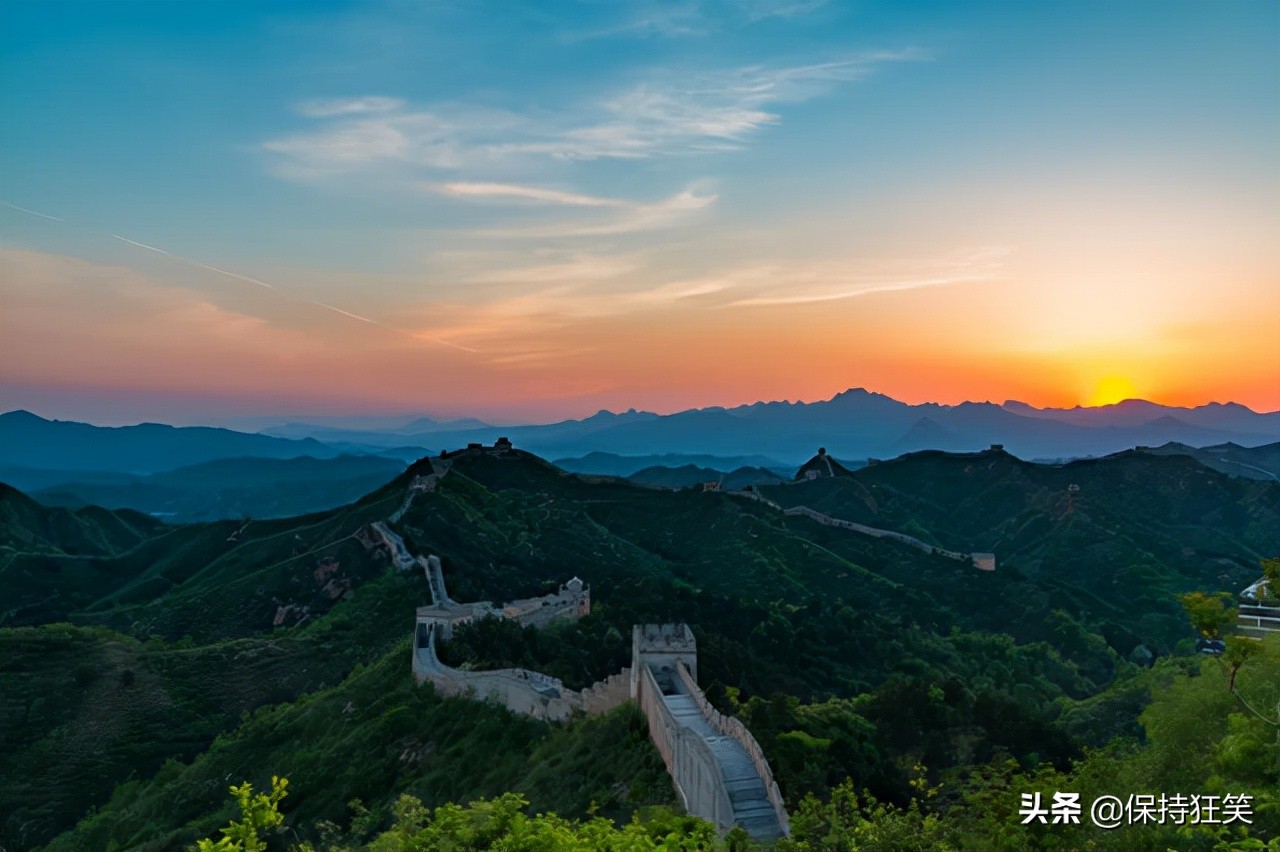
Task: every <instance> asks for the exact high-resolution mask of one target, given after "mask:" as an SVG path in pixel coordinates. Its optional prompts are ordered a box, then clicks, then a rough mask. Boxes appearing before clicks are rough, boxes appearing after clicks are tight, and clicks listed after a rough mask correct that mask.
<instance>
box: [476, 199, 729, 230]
mask: <svg viewBox="0 0 1280 852" xmlns="http://www.w3.org/2000/svg"><path fill="white" fill-rule="evenodd" d="M717 198H718V196H716V195H714V194H711V193H699V191H698V190H696V189H692V188H691V189H686V190H683V191H681V192H678V193H676V194H675V195H673V196H671V197H670V198H667V199H664V200H662V201H658V202H655V203H652V204H638V203H627V204H623V205H619V207H618V209H619V212H618V213H617V214H616V215H614V216H613V217H612V218H609V219H606V220H604V221H565V222H552V223H549V224H538V225H525V226H516V227H511V228H486V229H478V230H473V231H468V232H466V235H467V236H472V237H483V238H498V239H556V238H565V237H600V236H616V235H620V234H632V233H638V232H641V231H655V230H661V229H663V228H669V227H672V226H674V225H677V224H679V223H681V222H683V221H685V220H687V219H688V218H689V217H691V216H693V215H695V214H697V213H698V212H699V211H702V210H705V209H706V208H708V207H710V206H711V205H713V204H715V202H716V200H717Z"/></svg>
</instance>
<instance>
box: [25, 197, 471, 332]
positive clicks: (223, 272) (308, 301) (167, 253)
mask: <svg viewBox="0 0 1280 852" xmlns="http://www.w3.org/2000/svg"><path fill="white" fill-rule="evenodd" d="M0 205H4V206H5V207H9V208H11V209H13V210H17V211H18V212H20V213H27V214H29V215H31V216H39V217H40V218H41V219H48V220H49V221H51V222H62V223H64V224H65V223H66V221H67V220H66V219H61V218H59V217H57V216H50V215H48V214H47V213H40V212H38V211H35V210H28V209H27V208H25V207H19V206H18V205H16V204H12V203H10V202H8V201H5V200H3V199H0ZM111 236H112V237H114V238H115V239H117V240H119V241H120V242H122V243H128V244H129V245H131V246H136V247H137V248H140V249H146V250H147V251H151V252H155V253H156V254H162V255H164V256H165V257H171V258H173V259H174V260H179V261H182V262H183V263H188V264H191V265H192V266H197V267H199V268H201V269H207V270H208V271H210V272H216V273H217V274H219V275H225V276H227V277H228V278H235V279H237V280H239V281H245V282H248V283H249V284H255V285H257V286H259V287H265V288H266V289H268V290H275V291H276V292H277V293H281V295H283V296H284V297H285V298H287V299H292V300H294V301H297V302H303V303H305V304H308V305H315V306H316V307H318V308H324V309H325V310H327V311H333V312H334V313H336V314H341V315H342V316H344V317H348V318H350V319H353V320H357V321H359V322H363V323H368V324H369V325H374V326H377V327H378V328H383V329H386V330H387V331H393V332H395V333H396V334H402V335H404V336H405V337H411V338H413V339H414V340H426V341H428V342H430V343H435V344H437V345H439V346H448V347H449V348H450V349H457V350H460V351H462V352H471V353H478V352H479V351H480V350H478V349H472V348H470V347H469V346H463V345H462V344H460V343H451V342H449V341H448V340H441V339H440V338H438V337H432V336H431V335H429V334H421V333H419V332H415V331H409V330H407V329H403V328H396V327H395V326H392V325H387V324H386V323H382V322H378V321H377V320H374V319H370V318H369V317H362V316H360V315H359V314H353V313H352V312H351V311H346V310H343V309H342V308H339V307H337V306H336V305H330V304H328V303H327V302H317V301H316V300H314V299H308V298H305V297H303V296H294V295H291V294H289V293H283V292H282V291H280V290H279V289H277V288H276V286H275V285H274V284H268V283H267V282H266V281H261V280H259V279H257V278H252V277H250V276H248V275H241V274H240V273H239V272H232V271H231V270H229V269H221V268H219V267H217V266H210V265H209V264H207V263H201V262H200V261H198V260H192V259H191V258H189V257H183V256H182V255H180V254H174V253H173V252H171V251H165V250H164V249H162V248H158V247H156V246H149V245H147V244H146V243H140V242H138V241H137V240H131V239H129V238H128V237H122V236H120V235H119V234H112V235H111Z"/></svg>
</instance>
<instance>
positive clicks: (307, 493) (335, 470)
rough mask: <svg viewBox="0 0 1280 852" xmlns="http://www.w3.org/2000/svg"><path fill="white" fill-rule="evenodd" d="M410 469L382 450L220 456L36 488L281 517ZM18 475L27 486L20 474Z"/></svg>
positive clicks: (168, 513) (167, 507)
mask: <svg viewBox="0 0 1280 852" xmlns="http://www.w3.org/2000/svg"><path fill="white" fill-rule="evenodd" d="M404 468H405V465H404V464H402V463H401V462H398V461H395V460H393V459H387V458H382V457H379V456H347V455H343V456H336V457H334V458H330V459H315V458H311V457H310V456H302V457H300V458H292V459H263V458H232V459H218V460H216V461H208V462H202V463H200V464H197V465H190V466H187V467H180V468H175V469H174V470H168V471H162V472H160V473H153V474H150V475H148V476H145V477H136V478H132V479H130V480H129V481H126V482H123V483H120V482H115V483H112V482H107V483H102V482H80V481H76V480H74V479H72V481H70V482H60V483H58V484H57V485H53V486H49V487H45V488H42V489H38V490H34V491H33V492H32V495H31V496H32V497H34V498H35V499H37V500H39V501H41V502H43V503H45V504H47V505H50V506H69V507H77V506H83V505H96V506H103V507H105V508H108V509H119V508H128V509H135V510H138V511H143V512H147V513H148V514H151V515H155V516H157V517H163V518H165V519H166V520H167V521H169V522H171V523H192V522H195V521H211V520H219V519H223V518H239V517H253V518H282V517H289V516H291V515H305V514H309V513H311V512H318V511H322V510H325V509H331V508H333V507H335V506H341V505H344V504H346V503H351V502H353V501H355V500H357V499H358V498H360V497H362V496H364V495H365V494H367V493H369V492H371V491H374V490H376V489H378V488H379V487H381V486H382V485H383V484H385V483H386V481H387V480H388V479H390V478H392V477H394V476H395V475H396V474H398V473H400V472H401V471H402V470H404ZM41 473H43V472H41ZM4 474H5V471H4V470H3V469H0V476H3V475H4ZM12 481H13V482H14V484H15V485H18V486H19V487H20V486H21V482H22V479H21V477H18V478H16V479H14V480H12Z"/></svg>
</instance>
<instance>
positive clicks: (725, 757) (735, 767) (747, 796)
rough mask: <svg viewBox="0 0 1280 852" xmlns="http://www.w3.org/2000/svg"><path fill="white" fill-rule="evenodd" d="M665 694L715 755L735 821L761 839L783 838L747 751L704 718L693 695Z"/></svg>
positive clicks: (684, 722) (676, 714)
mask: <svg viewBox="0 0 1280 852" xmlns="http://www.w3.org/2000/svg"><path fill="white" fill-rule="evenodd" d="M664 686H666V684H664ZM663 693H664V694H663V696H662V700H663V701H664V702H665V703H666V705H667V707H668V708H669V709H670V710H671V715H673V716H674V717H675V718H676V720H677V721H679V722H680V724H682V725H683V726H684V727H685V728H687V729H689V730H690V731H691V732H693V733H694V734H696V735H697V736H698V737H700V738H701V739H702V741H703V742H705V743H706V744H707V746H708V747H709V748H710V749H711V753H712V754H713V755H715V758H716V762H717V763H718V764H719V767H720V774H721V775H722V776H723V778H724V786H725V789H726V790H728V793H729V801H730V803H731V804H732V805H733V821H734V822H735V823H736V824H738V825H740V826H742V827H743V828H744V829H746V831H747V833H748V834H749V835H751V836H752V837H753V838H756V839H757V840H766V839H776V838H779V837H782V836H783V830H782V826H781V825H780V824H779V822H778V816H777V814H776V813H775V812H774V810H773V805H772V804H770V802H769V796H768V794H767V793H766V791H765V785H764V779H762V778H761V777H760V774H759V773H758V772H757V771H756V768H755V764H753V763H752V761H751V757H750V755H748V754H747V750H746V749H745V748H743V747H742V745H741V744H740V743H738V741H737V740H735V739H733V738H732V737H726V736H721V735H720V734H719V733H717V732H716V730H715V729H714V728H712V727H711V725H710V724H709V723H708V722H707V720H706V719H705V718H703V716H702V713H701V712H700V711H699V710H698V705H697V703H695V702H694V700H693V697H692V696H690V695H687V694H685V693H682V692H676V693H671V694H668V693H667V692H666V690H665V689H664V690H663Z"/></svg>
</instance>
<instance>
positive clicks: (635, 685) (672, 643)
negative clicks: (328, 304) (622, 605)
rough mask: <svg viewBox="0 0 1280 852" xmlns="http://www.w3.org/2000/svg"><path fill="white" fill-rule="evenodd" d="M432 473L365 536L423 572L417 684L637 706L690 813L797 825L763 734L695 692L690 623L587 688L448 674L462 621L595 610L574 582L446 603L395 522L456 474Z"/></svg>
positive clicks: (596, 709)
mask: <svg viewBox="0 0 1280 852" xmlns="http://www.w3.org/2000/svg"><path fill="white" fill-rule="evenodd" d="M510 449H511V445H510V443H509V442H506V441H499V442H498V443H497V444H496V445H495V446H494V447H492V448H489V447H482V446H480V445H477V444H473V445H470V446H469V447H468V448H467V449H466V450H463V451H461V452H463V453H477V452H484V453H490V454H494V455H498V456H506V455H507V454H508V453H509V451H510ZM431 465H432V473H431V474H430V475H429V476H425V477H424V476H418V477H415V478H414V479H413V480H411V482H410V484H409V487H408V488H407V489H406V492H405V497H404V499H403V501H402V502H401V504H400V506H399V507H398V508H397V509H396V511H395V512H393V513H392V514H391V515H390V516H389V517H388V519H387V520H386V521H378V522H375V523H373V524H370V525H369V526H368V527H367V528H365V529H364V530H362V531H361V534H360V536H359V538H360V540H361V541H362V542H363V543H364V544H365V546H366V547H368V548H371V549H381V550H383V551H385V552H386V554H387V556H388V557H389V559H390V561H391V563H392V564H393V565H394V566H395V567H396V568H397V569H398V570H401V571H412V570H414V569H415V568H421V570H422V572H423V576H424V577H425V579H426V583H427V588H428V589H429V590H430V594H431V603H430V604H429V605H428V606H423V607H419V608H418V609H417V611H416V612H415V616H414V634H413V637H414V638H413V643H412V651H411V653H412V662H411V669H412V672H413V676H414V678H415V679H416V680H417V682H418V683H425V682H430V683H431V685H432V686H433V687H434V688H435V689H436V690H437V691H438V692H440V693H442V694H444V695H456V696H468V697H471V698H473V699H477V700H487V701H494V702H497V703H499V704H502V705H503V706H505V707H507V708H508V709H510V710H511V711H513V712H516V713H523V714H526V715H529V716H533V717H534V718H538V719H544V720H547V721H564V720H567V719H571V718H573V717H574V716H576V715H595V714H599V713H605V712H607V711H609V710H612V709H614V708H616V707H619V706H621V705H622V704H624V703H626V702H627V701H634V702H635V703H636V704H637V705H638V706H639V707H640V708H641V710H642V711H643V712H644V715H645V718H646V719H647V721H648V727H649V738H650V740H652V742H653V744H654V747H655V748H656V749H657V751H658V753H659V754H660V755H661V756H662V760H663V763H664V764H665V766H666V768H667V772H668V774H669V775H670V776H671V780H672V784H673V786H674V788H675V791H676V793H677V795H678V797H679V799H680V803H681V805H683V807H684V809H685V810H686V811H687V812H688V813H690V814H693V815H694V816H698V817H701V818H703V819H706V820H708V821H709V822H711V823H712V824H714V825H715V826H716V828H717V830H718V831H720V832H721V833H722V834H723V833H727V832H728V831H729V830H730V829H732V828H733V827H734V826H741V827H742V828H743V829H744V830H745V831H746V832H747V833H748V834H749V835H750V836H751V837H753V838H755V839H757V840H765V841H767V840H771V839H777V838H779V837H785V836H789V835H790V821H789V818H788V816H787V811H786V806H785V804H784V803H783V800H782V794H781V792H780V791H779V789H778V784H777V782H776V781H775V780H774V777H773V770H772V769H770V767H769V762H768V760H767V759H766V758H765V756H764V752H763V751H762V750H761V748H760V744H759V743H758V742H756V739H755V737H753V736H752V735H751V732H750V731H748V730H747V728H746V726H745V725H743V724H742V723H741V722H740V721H738V720H737V719H733V718H730V717H726V716H724V715H723V714H721V713H720V712H719V711H718V710H716V709H715V708H714V707H713V706H712V705H711V703H710V702H709V701H708V700H707V698H706V696H705V695H704V694H703V692H702V689H701V688H700V687H699V686H698V683H697V671H698V653H697V642H696V640H695V639H694V635H693V631H692V630H691V629H690V628H689V626H688V625H687V624H638V625H635V626H634V628H633V630H632V648H631V665H630V666H629V667H625V668H623V669H622V670H621V671H619V672H618V673H616V674H614V675H611V676H609V677H607V678H605V679H604V680H601V681H599V682H597V683H594V684H592V685H590V686H588V687H586V688H585V689H583V690H581V691H576V690H572V689H569V688H567V687H565V685H564V683H563V682H561V681H560V680H559V679H558V678H555V677H552V676H550V675H547V674H543V673H542V672H536V671H531V670H529V669H521V668H512V669H496V670H487V671H476V670H467V669H459V668H454V667H451V666H447V665H445V664H444V663H443V662H441V660H440V657H439V655H438V653H437V648H438V646H439V644H440V643H442V642H447V641H448V640H449V639H450V638H451V637H452V636H453V632H454V630H455V629H456V628H457V627H459V626H460V625H462V624H467V623H470V622H474V621H476V620H479V619H483V618H503V619H510V620H513V621H515V622H517V623H518V624H521V625H523V626H531V627H544V626H546V625H547V624H550V623H551V622H552V621H555V620H557V619H562V618H567V619H577V618H581V617H582V616H584V615H586V614H587V613H589V612H590V611H591V590H590V588H589V587H587V585H586V584H585V583H584V582H583V581H582V580H581V579H579V578H577V577H574V578H572V579H570V580H569V581H567V582H566V583H564V584H563V585H561V586H560V588H559V590H558V591H556V592H554V593H551V594H548V595H544V596H542V597H535V598H525V599H521V600H514V601H510V602H508V603H506V604H504V605H503V606H501V607H499V606H495V605H494V604H492V603H490V602H488V601H481V602H476V603H459V602H457V601H455V600H453V599H452V598H451V597H450V596H449V592H448V589H447V587H446V586H445V579H444V573H443V570H442V565H441V562H440V559H439V557H437V556H435V555H432V554H428V555H417V556H415V555H413V554H412V553H410V552H409V548H408V546H407V545H406V544H405V541H404V538H403V537H402V536H401V535H400V534H399V533H397V532H395V531H394V530H393V529H391V527H390V524H393V523H398V522H399V521H400V520H401V519H402V518H403V517H404V515H405V513H406V512H407V511H408V509H409V508H410V506H411V505H412V503H413V500H414V498H415V497H416V496H417V495H418V494H421V493H424V492H430V491H433V490H435V487H436V484H437V483H438V482H439V480H440V479H441V478H443V477H444V476H445V475H447V474H448V472H449V469H450V467H451V466H452V465H451V462H450V461H449V459H448V458H447V457H442V458H441V459H439V460H437V459H432V460H431Z"/></svg>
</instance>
